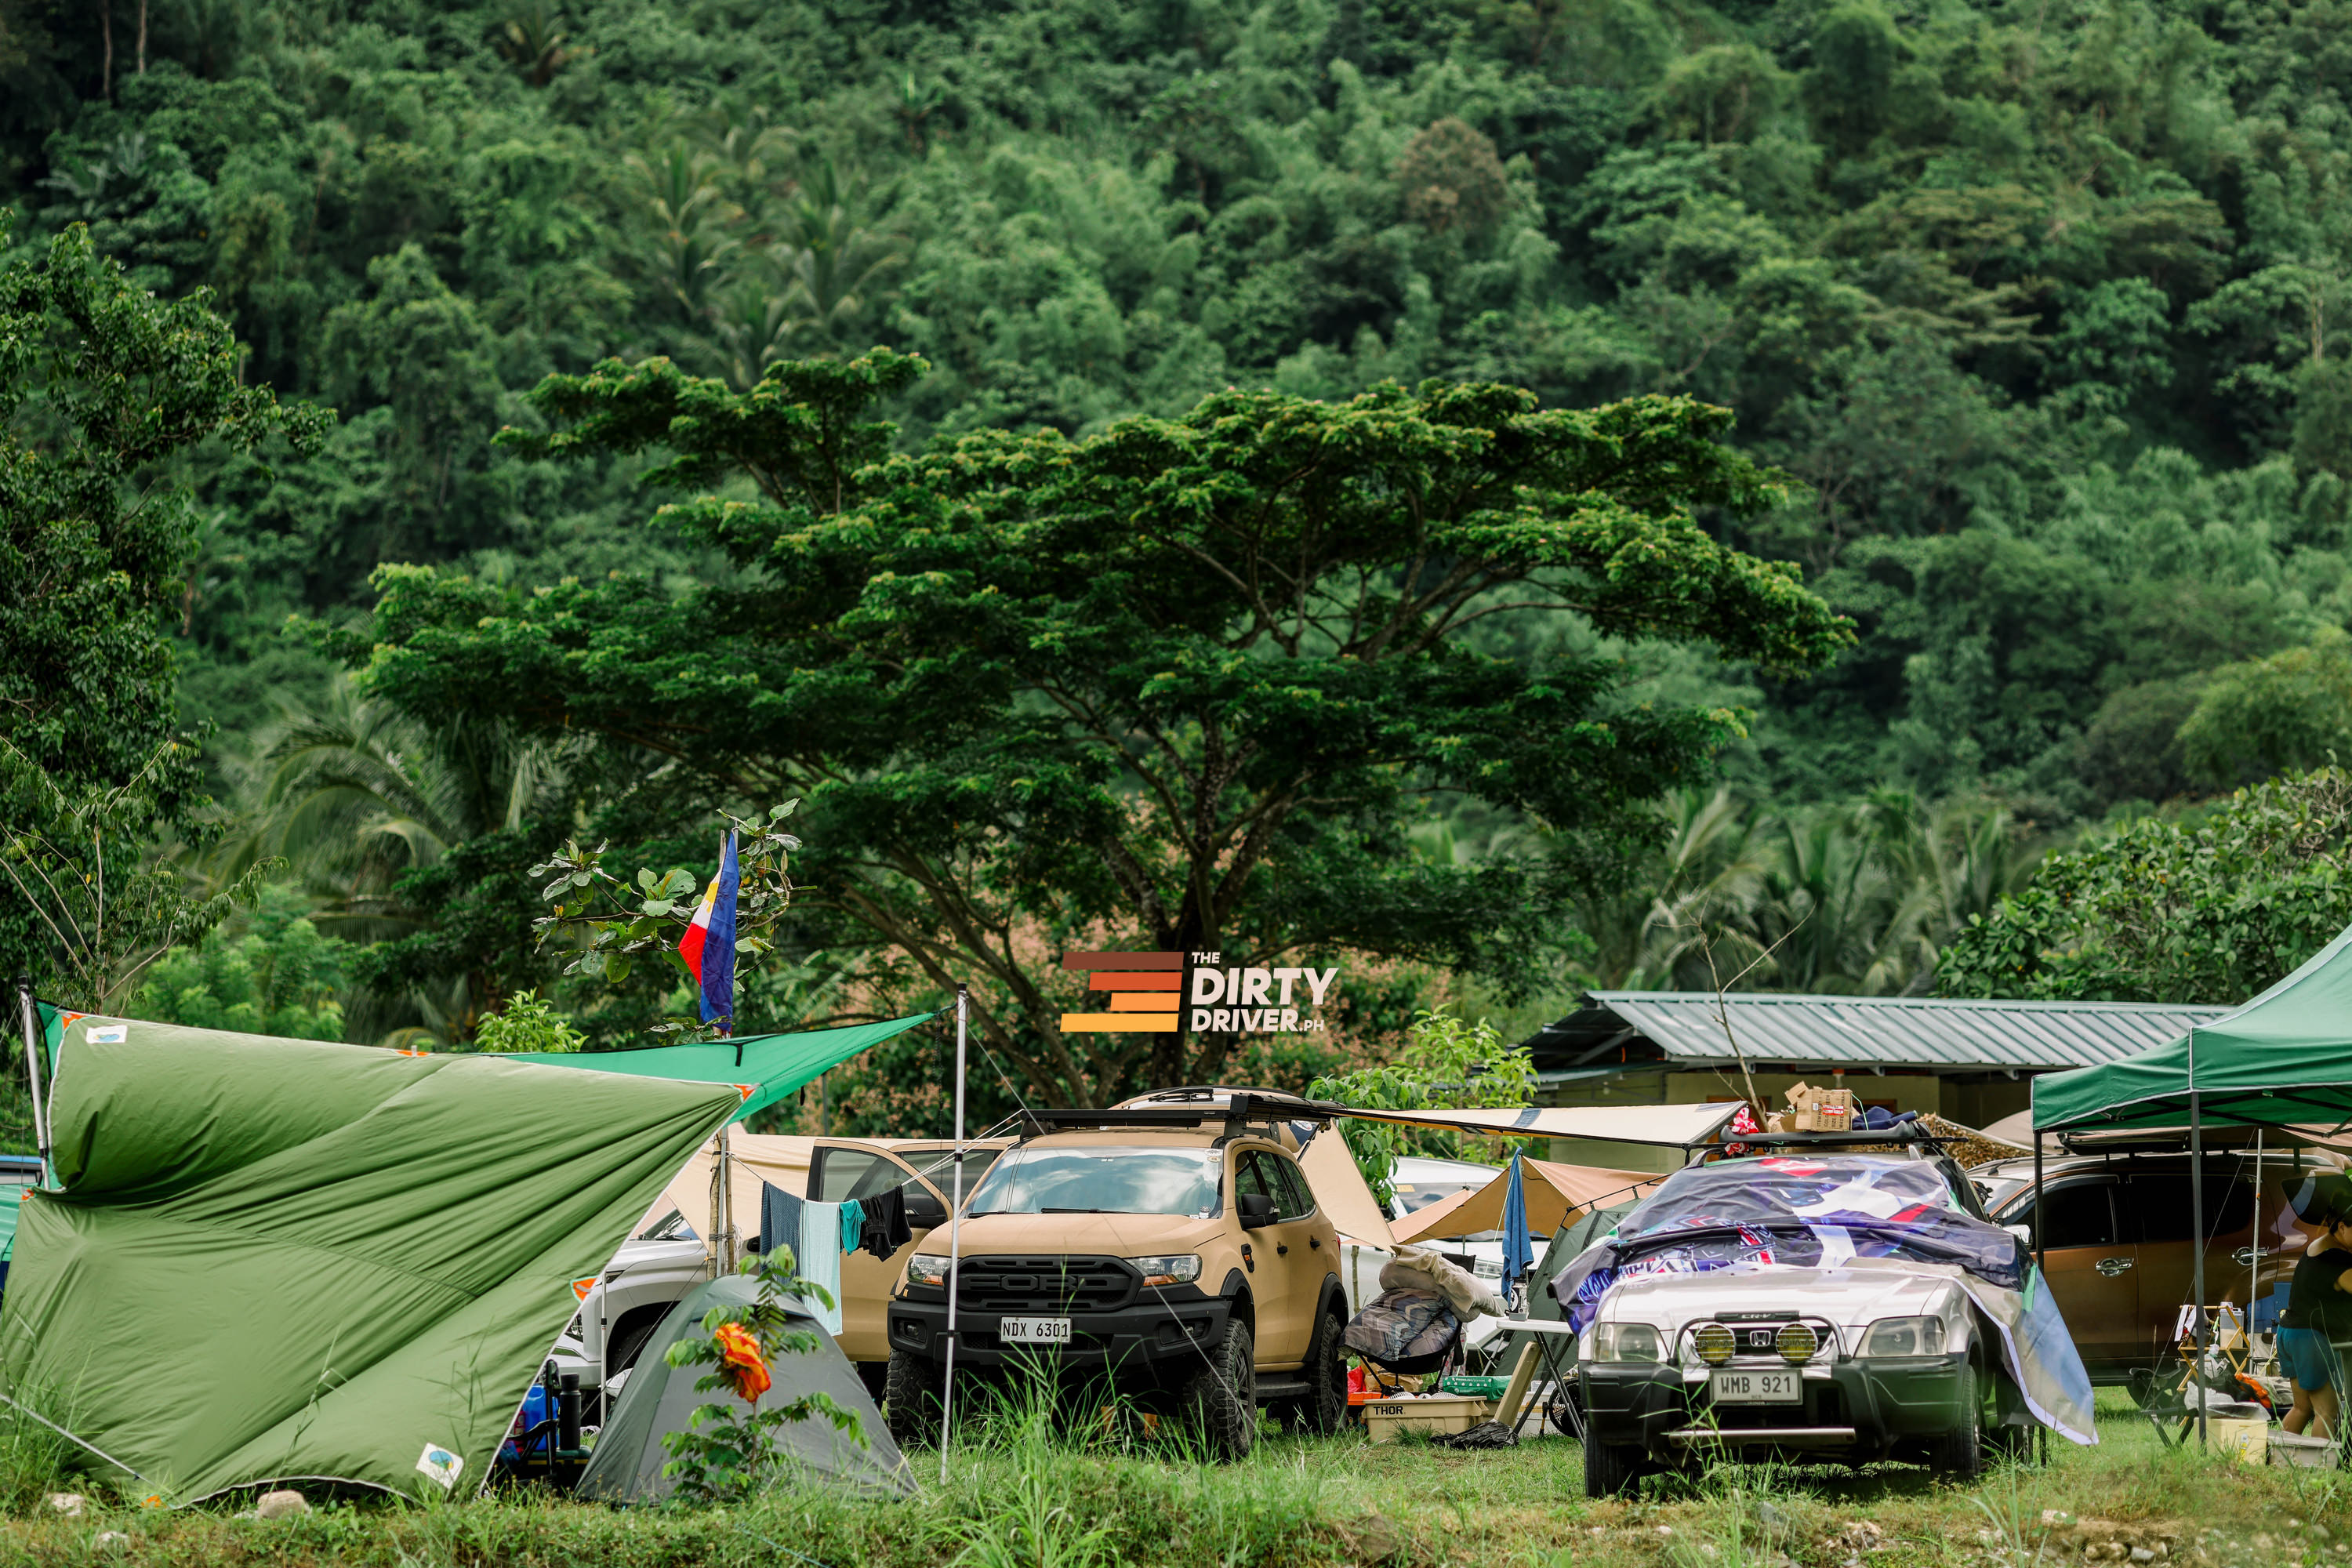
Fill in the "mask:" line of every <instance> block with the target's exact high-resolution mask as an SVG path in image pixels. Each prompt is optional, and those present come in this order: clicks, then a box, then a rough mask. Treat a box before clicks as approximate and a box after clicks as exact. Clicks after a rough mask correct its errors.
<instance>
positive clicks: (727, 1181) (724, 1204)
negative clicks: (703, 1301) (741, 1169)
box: [719, 1122, 735, 1274]
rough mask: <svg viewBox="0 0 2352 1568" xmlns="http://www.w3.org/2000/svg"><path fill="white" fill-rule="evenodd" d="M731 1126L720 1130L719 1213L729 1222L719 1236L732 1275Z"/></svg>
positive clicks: (733, 1234)
mask: <svg viewBox="0 0 2352 1568" xmlns="http://www.w3.org/2000/svg"><path fill="white" fill-rule="evenodd" d="M731 1125H733V1124H732V1123H731V1122H730V1123H728V1124H727V1125H726V1126H721V1127H720V1128H719V1215H720V1217H721V1218H723V1219H724V1220H725V1221H726V1222H727V1228H726V1229H725V1230H723V1231H721V1232H720V1233H719V1234H720V1236H722V1237H724V1238H725V1245H726V1252H725V1257H724V1261H725V1264H726V1272H728V1273H730V1274H732V1273H734V1272H735V1173H734V1172H732V1171H730V1170H729V1169H728V1168H727V1165H728V1162H729V1160H730V1158H731V1152H730V1145H729V1143H728V1142H727V1126H731Z"/></svg>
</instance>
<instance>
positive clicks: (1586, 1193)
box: [1391, 1159, 1665, 1242]
mask: <svg viewBox="0 0 2352 1568" xmlns="http://www.w3.org/2000/svg"><path fill="white" fill-rule="evenodd" d="M1520 1168H1521V1170H1522V1171H1523V1172H1524V1173H1525V1180H1524V1181H1523V1183H1522V1185H1523V1186H1524V1187H1525V1188H1526V1190H1527V1195H1528V1231H1529V1233H1530V1234H1532V1235H1536V1236H1549V1235H1551V1233H1552V1232H1554V1231H1556V1230H1558V1229H1559V1227H1560V1226H1563V1225H1566V1224H1567V1223H1568V1222H1569V1221H1570V1219H1571V1218H1573V1217H1574V1216H1576V1215H1580V1214H1582V1213H1584V1212H1585V1211H1586V1210H1587V1209H1591V1208H1594V1207H1607V1206H1609V1205H1613V1204H1621V1203H1630V1202H1632V1201H1633V1199H1634V1198H1637V1197H1640V1196H1642V1195H1643V1194H1647V1193H1648V1192H1649V1191H1650V1190H1651V1189H1652V1188H1654V1187H1655V1186H1656V1185H1657V1184H1659V1183H1660V1182H1663V1181H1664V1180H1665V1177H1664V1176H1663V1175H1661V1174H1660V1173H1657V1172H1655V1171H1611V1170H1605V1169H1602V1168H1601V1167H1600V1166H1597V1165H1563V1164H1559V1163H1557V1162H1554V1161H1551V1160H1525V1159H1523V1160H1522V1161H1521V1162H1520ZM1510 1184H1511V1173H1510V1170H1509V1168H1508V1167H1505V1168H1504V1169H1503V1170H1502V1171H1501V1172H1500V1173H1497V1174H1496V1177H1495V1179H1494V1180H1493V1181H1491V1182H1488V1183H1487V1184H1486V1185H1485V1186H1483V1187H1476V1188H1473V1189H1472V1190H1471V1191H1469V1192H1466V1193H1456V1194H1454V1195H1453V1196H1452V1197H1450V1198H1444V1199H1441V1200H1439V1201H1438V1202H1436V1203H1433V1204H1432V1205H1429V1206H1428V1207H1427V1208H1424V1209H1421V1210H1418V1211H1416V1212H1414V1213H1412V1214H1409V1215H1406V1216H1405V1217H1404V1218H1402V1219H1401V1220H1396V1221H1394V1222H1392V1224H1391V1229H1392V1230H1393V1231H1394V1232H1395V1233H1396V1238H1397V1240H1399V1241H1401V1242H1405V1241H1425V1240H1428V1239H1429V1238H1431V1237H1451V1236H1476V1235H1479V1234H1481V1233H1482V1232H1485V1231H1489V1230H1497V1229H1500V1228H1501V1227H1502V1224H1503V1199H1504V1195H1505V1194H1506V1193H1507V1191H1508V1190H1509V1188H1510Z"/></svg>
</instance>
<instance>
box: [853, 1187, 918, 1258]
mask: <svg viewBox="0 0 2352 1568" xmlns="http://www.w3.org/2000/svg"><path fill="white" fill-rule="evenodd" d="M865 1204H866V1229H865V1231H864V1233H863V1234H862V1235H861V1236H860V1237H859V1238H858V1245H859V1246H861V1247H865V1249H866V1251H868V1252H870V1253H872V1254H873V1255H874V1256H875V1257H877V1258H880V1259H882V1261H883V1262H885V1263H887V1262H889V1261H890V1259H891V1258H892V1256H893V1255H895V1254H896V1253H897V1252H898V1249H899V1248H900V1247H904V1246H906V1245H907V1243H908V1242H910V1241H912V1240H914V1239H915V1233H914V1232H913V1231H912V1230H909V1229H908V1227H907V1190H906V1189H905V1188H904V1187H892V1188H891V1189H889V1190H888V1191H887V1192H881V1193H877V1194H874V1195H873V1196H872V1197H870V1198H867V1199H866V1200H865Z"/></svg>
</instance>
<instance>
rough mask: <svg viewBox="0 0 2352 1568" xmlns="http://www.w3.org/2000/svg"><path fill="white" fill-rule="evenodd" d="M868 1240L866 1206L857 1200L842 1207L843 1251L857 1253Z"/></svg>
mask: <svg viewBox="0 0 2352 1568" xmlns="http://www.w3.org/2000/svg"><path fill="white" fill-rule="evenodd" d="M865 1239H866V1205H864V1204H862V1203H859V1202H858V1201H857V1200H856V1198H852V1199H850V1200H849V1201H848V1202H847V1203H845V1204H844V1205H841V1250H842V1251H844V1252H855V1251H856V1250H857V1247H858V1244H859V1243H860V1242H862V1241H864V1240H865Z"/></svg>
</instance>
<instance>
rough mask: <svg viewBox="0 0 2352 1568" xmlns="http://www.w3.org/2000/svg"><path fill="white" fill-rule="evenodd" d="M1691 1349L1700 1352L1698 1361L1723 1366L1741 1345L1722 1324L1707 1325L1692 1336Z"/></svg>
mask: <svg viewBox="0 0 2352 1568" xmlns="http://www.w3.org/2000/svg"><path fill="white" fill-rule="evenodd" d="M1691 1347H1692V1348H1693V1349H1694V1350H1696V1351H1697V1352H1698V1359H1699V1360H1701V1361H1703V1362H1705V1363H1706V1364H1707V1365H1709V1366H1721V1365H1722V1364H1723V1363H1726V1362H1727V1361H1729V1360H1730V1359H1731V1358H1732V1355H1733V1354H1734V1353H1735V1352H1737V1351H1738V1349H1739V1344H1738V1341H1736V1340H1734V1339H1733V1338H1732V1337H1731V1331H1730V1330H1729V1329H1727V1328H1725V1327H1724V1326H1723V1325H1722V1324H1721V1323H1707V1324H1706V1325H1704V1326H1702V1327H1701V1328H1700V1329H1699V1331H1697V1332H1696V1333H1695V1334H1693V1335H1691Z"/></svg>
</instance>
